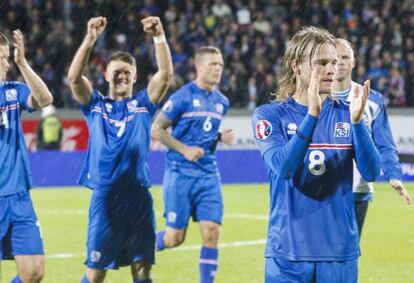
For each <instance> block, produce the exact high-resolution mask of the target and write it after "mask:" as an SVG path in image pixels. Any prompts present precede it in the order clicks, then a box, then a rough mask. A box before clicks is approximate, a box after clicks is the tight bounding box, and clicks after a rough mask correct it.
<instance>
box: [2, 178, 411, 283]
mask: <svg viewBox="0 0 414 283" xmlns="http://www.w3.org/2000/svg"><path fill="white" fill-rule="evenodd" d="M407 189H408V190H409V191H410V192H411V194H412V195H414V184H409V185H407ZM223 191H224V198H225V215H224V224H223V228H222V237H221V243H222V244H223V245H224V246H223V247H222V248H221V250H220V258H219V270H218V274H217V280H216V282H223V283H229V282H238V283H239V282H246V283H252V282H263V272H264V258H263V251H264V239H265V238H266V226H267V214H268V202H269V201H268V188H267V185H232V186H224V188H223ZM152 192H153V196H154V199H155V210H156V212H157V225H158V227H159V228H162V227H163V226H164V221H163V219H162V207H163V206H162V199H161V189H160V188H159V187H154V188H153V189H152ZM90 194H91V193H90V191H89V190H86V189H79V188H65V189H62V188H59V189H57V188H56V189H55V188H53V189H44V190H37V189H35V190H33V191H32V197H33V201H34V204H35V208H36V211H37V214H38V216H39V219H40V222H41V226H42V231H43V237H44V243H45V251H46V274H45V279H44V281H43V282H46V283H48V282H50V283H56V282H58V283H66V282H79V281H80V279H81V277H82V276H83V274H84V272H85V267H84V265H83V261H84V258H85V256H84V254H85V237H86V230H85V229H86V223H87V209H88V202H89V197H90ZM199 245H200V236H199V231H198V226H197V225H195V223H191V224H190V227H189V231H188V234H187V239H186V242H185V243H184V245H183V248H181V249H178V250H167V251H163V252H161V253H158V254H157V264H156V266H155V267H154V270H153V271H154V272H153V274H154V282H162V283H164V282H166V283H172V282H177V283H178V282H180V283H183V282H184V283H185V282H198V254H199V248H198V246H199ZM361 249H362V257H361V258H360V261H359V266H360V268H359V278H360V280H359V282H376V283H378V282H384V283H385V282H390V283H391V282H393V283H394V282H401V283H409V282H414V206H413V205H411V206H407V205H404V204H403V202H402V200H401V199H400V198H399V196H398V195H397V194H396V193H395V192H393V191H392V189H390V188H389V187H388V186H387V185H385V184H382V185H377V186H376V193H375V199H374V201H373V202H372V203H371V205H370V208H369V211H368V216H367V220H366V226H365V227H364V232H363V237H362V240H361ZM15 273H16V269H15V265H14V262H12V261H3V262H2V264H1V270H0V274H1V275H0V282H7V283H8V282H9V281H10V279H11V278H12V277H13V276H14V275H15ZM131 281H132V280H131V277H130V271H129V268H121V269H120V270H118V271H110V272H108V275H107V277H106V282H116V283H118V282H131Z"/></svg>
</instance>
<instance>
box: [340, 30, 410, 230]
mask: <svg viewBox="0 0 414 283" xmlns="http://www.w3.org/2000/svg"><path fill="white" fill-rule="evenodd" d="M336 53H337V55H338V71H337V72H336V75H335V81H334V86H333V88H334V92H333V94H334V95H335V96H336V97H337V98H338V99H341V100H345V101H346V100H348V98H349V94H350V93H353V92H354V90H355V89H356V88H359V89H362V85H359V84H358V83H356V82H353V81H352V69H353V68H354V67H355V57H354V52H353V50H352V47H351V43H350V42H349V41H347V40H345V39H342V38H337V39H336ZM364 121H365V124H366V126H367V127H368V130H369V132H370V134H371V137H372V139H373V141H374V144H375V146H376V147H377V149H378V151H379V153H380V155H381V168H382V170H383V172H384V174H385V177H386V178H387V180H388V181H389V183H390V185H391V187H392V188H393V189H394V190H395V191H396V192H397V193H398V194H399V195H400V196H401V197H402V199H403V201H404V202H405V203H406V204H410V203H411V197H410V195H409V193H408V192H407V191H406V190H405V188H404V184H403V183H402V177H403V174H402V169H401V166H400V163H399V159H398V152H397V149H396V147H395V144H394V140H393V137H392V134H391V130H390V125H389V123H388V115H387V110H386V108H385V104H384V101H383V99H382V95H381V93H379V92H377V91H374V90H371V91H370V94H369V96H368V103H367V106H366V107H365V114H364ZM353 187H354V188H353V190H354V196H355V207H356V214H357V220H358V230H359V233H360V234H361V232H362V227H363V225H364V221H365V216H366V214H367V210H368V203H369V201H370V200H372V194H373V192H374V183H372V182H366V181H365V180H364V179H363V178H362V177H361V174H359V172H358V170H354V185H353Z"/></svg>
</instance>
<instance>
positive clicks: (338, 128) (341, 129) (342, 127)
mask: <svg viewBox="0 0 414 283" xmlns="http://www.w3.org/2000/svg"><path fill="white" fill-rule="evenodd" d="M350 129H351V125H350V124H349V123H348V122H338V123H336V124H335V134H334V137H336V138H347V137H349V130H350Z"/></svg>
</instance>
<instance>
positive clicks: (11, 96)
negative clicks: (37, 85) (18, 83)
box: [6, 88, 17, 101]
mask: <svg viewBox="0 0 414 283" xmlns="http://www.w3.org/2000/svg"><path fill="white" fill-rule="evenodd" d="M13 100H17V91H16V90H15V89H14V88H13V89H8V90H6V101H13Z"/></svg>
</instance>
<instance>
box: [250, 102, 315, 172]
mask: <svg viewBox="0 0 414 283" xmlns="http://www.w3.org/2000/svg"><path fill="white" fill-rule="evenodd" d="M272 118H273V117H272ZM317 121H318V118H316V117H314V116H312V115H310V114H307V115H306V116H305V118H304V119H303V121H302V122H301V124H300V125H299V128H298V130H297V131H296V133H295V134H294V135H293V137H292V138H291V139H290V140H288V139H287V138H285V136H284V134H283V130H284V129H283V127H282V125H281V122H280V119H278V118H273V119H268V117H267V115H264V114H263V113H262V111H260V110H256V112H255V113H254V115H253V119H252V126H253V131H254V137H255V140H256V141H257V143H258V145H259V148H260V152H261V154H262V157H263V159H264V160H265V163H266V165H267V166H268V167H269V168H270V169H271V170H273V171H274V172H275V173H276V174H277V175H279V176H281V177H282V178H284V179H289V178H291V177H292V176H293V175H294V174H295V173H296V171H297V169H298V168H299V166H300V164H302V163H303V159H304V158H305V155H306V152H307V151H308V148H309V144H310V141H311V138H312V135H313V132H314V130H315V128H316V123H317Z"/></svg>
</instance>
